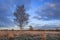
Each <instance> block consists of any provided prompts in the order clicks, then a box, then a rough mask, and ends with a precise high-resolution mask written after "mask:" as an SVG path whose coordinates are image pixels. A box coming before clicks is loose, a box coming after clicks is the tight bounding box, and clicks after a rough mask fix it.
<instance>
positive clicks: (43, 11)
mask: <svg viewBox="0 0 60 40" xmlns="http://www.w3.org/2000/svg"><path fill="white" fill-rule="evenodd" d="M38 8H39V7H38ZM38 8H37V10H36V12H37V14H38V15H39V16H41V19H44V20H52V19H57V20H60V4H58V3H48V2H46V3H45V4H44V5H43V6H42V7H41V8H40V9H38Z"/></svg>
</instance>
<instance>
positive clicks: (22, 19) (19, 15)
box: [14, 5, 29, 29]
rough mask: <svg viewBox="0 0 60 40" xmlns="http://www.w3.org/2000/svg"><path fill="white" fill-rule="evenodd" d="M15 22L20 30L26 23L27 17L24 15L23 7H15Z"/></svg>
mask: <svg viewBox="0 0 60 40" xmlns="http://www.w3.org/2000/svg"><path fill="white" fill-rule="evenodd" d="M14 16H15V17H16V18H15V21H17V23H18V25H19V27H20V29H22V27H23V25H25V24H27V23H28V19H29V15H28V14H26V13H25V8H24V5H21V6H19V7H17V9H16V12H15V13H14Z"/></svg>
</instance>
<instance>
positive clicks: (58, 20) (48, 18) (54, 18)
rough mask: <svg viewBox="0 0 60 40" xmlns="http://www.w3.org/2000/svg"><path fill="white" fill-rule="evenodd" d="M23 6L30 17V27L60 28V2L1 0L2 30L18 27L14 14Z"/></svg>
mask: <svg viewBox="0 0 60 40" xmlns="http://www.w3.org/2000/svg"><path fill="white" fill-rule="evenodd" d="M22 4H24V5H25V9H26V12H27V13H28V14H29V15H30V17H29V24H28V25H32V26H34V28H35V26H37V25H39V27H41V26H48V27H49V26H50V27H54V26H56V27H60V0H0V28H2V27H3V28H7V27H8V28H11V27H16V24H15V22H14V20H13V19H14V15H13V13H14V11H15V10H16V7H17V6H20V5H22ZM39 27H37V28H39Z"/></svg>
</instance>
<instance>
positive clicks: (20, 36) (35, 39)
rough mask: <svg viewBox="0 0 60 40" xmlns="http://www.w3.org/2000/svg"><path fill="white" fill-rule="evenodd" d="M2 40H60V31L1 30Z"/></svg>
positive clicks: (0, 39)
mask: <svg viewBox="0 0 60 40" xmlns="http://www.w3.org/2000/svg"><path fill="white" fill-rule="evenodd" d="M0 40H60V31H56V30H0Z"/></svg>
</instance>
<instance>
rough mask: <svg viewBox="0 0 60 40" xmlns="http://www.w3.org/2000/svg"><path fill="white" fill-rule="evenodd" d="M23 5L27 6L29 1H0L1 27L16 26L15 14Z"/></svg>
mask: <svg viewBox="0 0 60 40" xmlns="http://www.w3.org/2000/svg"><path fill="white" fill-rule="evenodd" d="M27 2H28V3H27ZM21 4H24V5H27V4H29V0H0V27H1V26H2V27H4V26H5V27H7V26H14V25H15V24H14V22H13V12H14V10H15V9H16V7H17V6H19V5H21Z"/></svg>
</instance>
